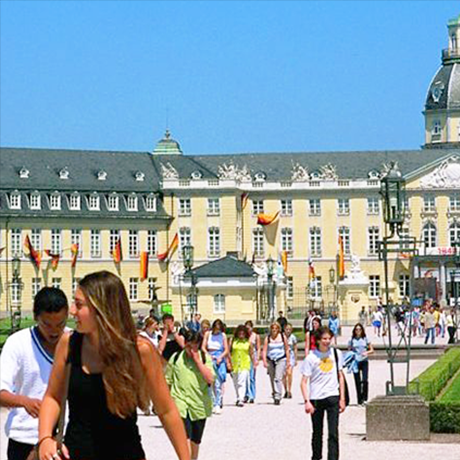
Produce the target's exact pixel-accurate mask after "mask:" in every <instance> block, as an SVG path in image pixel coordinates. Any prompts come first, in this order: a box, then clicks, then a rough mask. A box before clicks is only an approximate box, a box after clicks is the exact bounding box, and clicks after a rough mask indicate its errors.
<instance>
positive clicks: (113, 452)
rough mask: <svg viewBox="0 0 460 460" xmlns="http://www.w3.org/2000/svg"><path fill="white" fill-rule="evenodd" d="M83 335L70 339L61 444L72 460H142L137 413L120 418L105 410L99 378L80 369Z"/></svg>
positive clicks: (72, 336)
mask: <svg viewBox="0 0 460 460" xmlns="http://www.w3.org/2000/svg"><path fill="white" fill-rule="evenodd" d="M82 344H83V335H82V334H79V333H78V332H74V333H73V334H72V335H71V337H70V347H69V360H70V362H71V372H70V380H69V394H68V403H69V423H68V425H67V430H66V434H65V438H64V444H65V445H66V446H67V447H68V449H69V451H70V458H71V459H72V460H106V459H107V460H109V459H110V460H142V459H145V458H146V457H145V453H144V450H143V449H142V445H141V437H140V435H139V430H138V427H137V423H136V422H137V415H136V413H134V414H132V415H131V416H129V417H127V418H126V419H123V418H120V417H118V416H117V415H114V414H112V413H111V412H110V411H109V409H108V408H107V400H106V394H105V388H104V383H103V381H102V374H86V373H85V372H83V369H82V366H81V349H82Z"/></svg>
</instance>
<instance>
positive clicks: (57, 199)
mask: <svg viewBox="0 0 460 460" xmlns="http://www.w3.org/2000/svg"><path fill="white" fill-rule="evenodd" d="M50 209H51V210H52V211H60V210H61V195H59V193H53V194H52V195H50Z"/></svg>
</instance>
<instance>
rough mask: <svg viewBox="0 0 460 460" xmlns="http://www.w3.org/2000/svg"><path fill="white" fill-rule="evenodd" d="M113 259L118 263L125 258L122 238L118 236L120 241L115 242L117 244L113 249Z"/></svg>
mask: <svg viewBox="0 0 460 460" xmlns="http://www.w3.org/2000/svg"><path fill="white" fill-rule="evenodd" d="M112 257H113V261H114V262H115V263H116V264H119V263H120V262H121V261H122V260H123V255H122V252H121V238H118V241H117V242H116V243H115V246H114V247H113V250H112Z"/></svg>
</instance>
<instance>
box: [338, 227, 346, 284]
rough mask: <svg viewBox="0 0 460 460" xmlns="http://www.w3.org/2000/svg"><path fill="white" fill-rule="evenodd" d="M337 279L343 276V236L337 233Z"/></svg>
mask: <svg viewBox="0 0 460 460" xmlns="http://www.w3.org/2000/svg"><path fill="white" fill-rule="evenodd" d="M338 272H339V279H342V278H343V277H344V276H345V254H344V250H343V238H342V236H341V235H339V258H338Z"/></svg>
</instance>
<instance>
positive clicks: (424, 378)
mask: <svg viewBox="0 0 460 460" xmlns="http://www.w3.org/2000/svg"><path fill="white" fill-rule="evenodd" d="M458 369H460V347H456V348H451V349H449V350H448V351H447V352H446V353H444V355H442V356H441V357H440V358H439V359H438V360H437V361H436V362H435V363H434V364H433V365H431V366H430V367H429V368H428V369H427V370H426V371H424V372H422V374H420V375H419V376H418V378H416V379H415V380H412V382H410V383H409V392H410V393H416V392H417V390H418V392H419V394H420V395H421V396H423V398H425V400H427V401H434V400H435V399H436V396H437V395H438V394H439V392H440V391H441V390H442V389H443V388H444V387H445V386H446V384H447V382H448V381H449V380H450V379H451V378H452V376H453V375H454V374H455V373H456V372H457V371H458Z"/></svg>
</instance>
